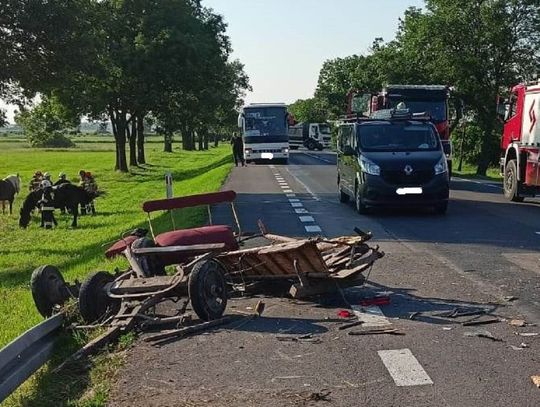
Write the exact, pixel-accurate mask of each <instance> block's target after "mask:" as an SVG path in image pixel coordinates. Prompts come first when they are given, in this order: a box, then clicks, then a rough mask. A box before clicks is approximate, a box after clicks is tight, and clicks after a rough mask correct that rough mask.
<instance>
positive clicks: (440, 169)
mask: <svg viewBox="0 0 540 407" xmlns="http://www.w3.org/2000/svg"><path fill="white" fill-rule="evenodd" d="M434 170H435V175H439V174H444V173H445V172H448V164H447V163H446V157H444V156H443V157H442V158H441V159H440V160H439V162H438V163H437V164H435V167H434Z"/></svg>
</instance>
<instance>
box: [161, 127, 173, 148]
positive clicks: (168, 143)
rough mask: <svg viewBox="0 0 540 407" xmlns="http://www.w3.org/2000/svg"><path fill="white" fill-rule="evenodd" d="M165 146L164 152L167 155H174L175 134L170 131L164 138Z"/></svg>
mask: <svg viewBox="0 0 540 407" xmlns="http://www.w3.org/2000/svg"><path fill="white" fill-rule="evenodd" d="M163 141H164V146H163V151H165V152H166V153H172V143H173V134H172V132H170V131H166V132H165V134H164V136H163Z"/></svg>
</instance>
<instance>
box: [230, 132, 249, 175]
mask: <svg viewBox="0 0 540 407" xmlns="http://www.w3.org/2000/svg"><path fill="white" fill-rule="evenodd" d="M231 145H232V150H233V156H234V164H235V165H236V166H237V167H238V162H240V163H241V164H242V167H245V166H246V161H245V160H244V141H243V140H242V136H239V135H238V134H236V133H235V134H234V135H233V137H232V138H231Z"/></svg>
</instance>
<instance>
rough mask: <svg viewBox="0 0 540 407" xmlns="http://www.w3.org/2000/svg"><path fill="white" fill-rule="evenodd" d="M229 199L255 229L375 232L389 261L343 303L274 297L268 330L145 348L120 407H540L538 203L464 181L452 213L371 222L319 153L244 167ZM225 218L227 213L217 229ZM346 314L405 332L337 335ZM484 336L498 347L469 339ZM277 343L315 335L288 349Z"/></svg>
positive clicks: (242, 302) (243, 302)
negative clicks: (521, 323)
mask: <svg viewBox="0 0 540 407" xmlns="http://www.w3.org/2000/svg"><path fill="white" fill-rule="evenodd" d="M224 189H234V190H236V191H237V192H238V194H239V195H238V200H237V201H238V208H239V213H240V219H241V222H242V226H243V229H244V230H256V228H257V220H258V219H262V220H263V221H264V223H265V225H266V226H267V228H268V229H269V230H270V231H272V232H275V233H279V234H288V235H293V236H309V235H317V234H322V235H325V236H329V237H331V236H339V235H344V234H351V233H352V229H353V228H354V227H355V226H357V227H359V228H360V229H363V230H370V231H372V232H373V234H374V236H375V238H374V239H373V241H372V242H373V243H375V244H379V245H380V246H381V248H382V249H383V250H384V251H385V252H386V256H385V257H384V258H383V259H381V260H379V261H378V262H377V263H376V265H375V267H374V269H373V271H372V273H371V274H370V275H369V281H370V283H369V284H368V285H367V286H365V287H362V288H352V289H348V290H346V291H345V293H344V298H343V297H342V296H340V295H329V296H326V297H321V298H319V299H318V301H317V302H299V301H292V300H289V299H286V298H265V299H264V301H265V303H266V310H265V313H264V315H263V317H262V318H259V319H257V320H252V321H238V322H235V323H232V324H230V325H227V326H225V327H223V328H222V329H219V330H215V331H211V332H207V333H206V334H204V335H198V336H193V337H191V338H186V339H183V340H179V341H176V342H172V343H170V344H167V345H165V346H163V347H161V348H155V347H151V346H149V345H146V344H143V343H142V342H141V343H139V344H137V345H136V346H135V348H134V349H132V350H131V351H130V352H129V354H128V356H127V364H126V367H125V369H124V371H123V372H122V373H121V376H120V379H119V382H118V385H117V386H116V389H115V391H114V392H113V395H112V399H111V402H110V405H113V406H139V405H140V406H152V405H155V406H182V405H186V406H196V405H197V406H198V405H210V406H225V405H228V406H288V405H291V406H301V405H306V406H307V405H319V404H320V405H335V406H360V405H362V406H538V405H540V389H538V388H536V387H535V386H534V385H533V384H532V382H531V379H530V376H532V375H540V335H535V334H537V333H539V332H540V294H539V293H540V268H539V266H538V260H539V258H540V254H539V251H538V249H539V248H540V218H539V217H535V215H536V214H537V213H538V212H539V211H540V207H538V201H531V202H528V203H523V204H511V203H508V202H506V201H505V200H504V199H503V197H502V192H501V190H500V186H499V185H497V184H494V183H484V182H478V181H468V180H461V179H455V180H453V181H452V192H451V203H450V206H449V210H448V213H447V215H445V216H439V215H434V214H432V213H431V212H430V211H426V210H414V211H397V210H385V211H375V212H373V213H372V214H370V215H367V216H361V215H358V214H356V212H355V211H354V209H353V207H352V205H345V204H340V203H339V202H338V199H337V194H336V170H335V156H334V155H333V154H331V153H314V154H312V153H309V152H297V153H294V154H293V155H292V157H291V160H290V164H289V165H288V166H281V165H275V166H268V165H260V166H249V167H247V168H235V169H234V170H233V172H232V174H231V176H230V178H229V179H228V181H227V183H226V184H225V185H224ZM225 216H226V215H225V212H224V211H222V210H218V211H216V212H215V218H216V219H217V220H222V221H226V220H225ZM382 294H384V295H388V296H389V298H390V304H389V305H386V306H381V307H369V308H362V307H359V303H360V301H361V299H362V298H366V297H370V296H373V295H382ZM511 297H512V298H515V299H513V300H511V301H510V300H509V299H510V298H511ZM257 300H258V298H249V297H246V298H243V299H236V300H233V301H230V304H229V307H228V310H229V311H228V312H229V313H231V314H235V313H237V312H238V311H246V310H248V311H249V309H250V308H252V307H253V306H254V305H255V303H256V302H257ZM456 308H459V309H460V310H461V311H473V312H474V311H484V312H486V313H487V314H489V315H492V316H496V317H499V318H501V322H498V323H493V324H489V325H480V326H463V325H462V322H464V321H466V320H467V319H469V318H471V316H468V317H460V318H448V317H445V316H442V315H439V314H440V313H441V312H444V311H450V313H451V312H452V311H453V310H455V309H456ZM342 309H351V310H353V311H356V312H355V313H356V317H357V318H359V319H362V320H364V321H367V322H368V323H371V324H373V325H380V326H387V327H391V328H397V329H398V330H399V331H400V332H402V333H403V334H404V335H400V336H393V335H373V336H349V335H347V333H346V332H347V331H339V330H337V326H339V324H340V323H341V321H340V320H339V318H338V317H337V312H338V311H339V310H342ZM415 313H418V314H415ZM411 315H415V317H414V318H413V319H411V318H410V317H411ZM482 318H484V317H482ZM511 319H523V320H525V321H526V322H527V323H528V326H525V327H515V326H512V325H510V324H509V321H510V320H511ZM364 325H365V324H364ZM483 331H488V332H483ZM478 333H481V334H484V335H488V336H492V338H491V339H490V338H486V337H478V336H469V335H476V334H478ZM278 334H281V335H291V336H299V335H304V334H313V337H312V338H311V339H310V340H309V341H302V340H300V341H296V342H282V341H279V340H277V335H278ZM322 399H324V400H322Z"/></svg>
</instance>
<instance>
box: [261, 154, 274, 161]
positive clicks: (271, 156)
mask: <svg viewBox="0 0 540 407" xmlns="http://www.w3.org/2000/svg"><path fill="white" fill-rule="evenodd" d="M261 158H262V159H263V160H271V159H272V158H274V154H272V153H262V154H261Z"/></svg>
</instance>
